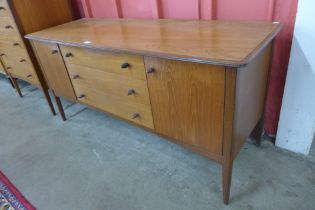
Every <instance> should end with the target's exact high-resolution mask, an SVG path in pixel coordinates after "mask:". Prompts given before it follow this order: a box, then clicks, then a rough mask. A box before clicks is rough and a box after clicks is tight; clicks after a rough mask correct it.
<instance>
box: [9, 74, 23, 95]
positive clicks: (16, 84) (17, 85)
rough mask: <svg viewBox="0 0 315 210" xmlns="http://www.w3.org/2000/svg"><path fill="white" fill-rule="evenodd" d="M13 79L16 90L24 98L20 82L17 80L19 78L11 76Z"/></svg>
mask: <svg viewBox="0 0 315 210" xmlns="http://www.w3.org/2000/svg"><path fill="white" fill-rule="evenodd" d="M11 81H12V83H13V86H14V88H15V90H16V92H18V94H19V96H20V97H21V98H23V94H22V92H21V89H20V86H19V84H18V82H17V79H16V78H12V77H11Z"/></svg>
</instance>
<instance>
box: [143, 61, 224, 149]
mask: <svg viewBox="0 0 315 210" xmlns="http://www.w3.org/2000/svg"><path fill="white" fill-rule="evenodd" d="M145 65H146V68H147V71H148V70H149V69H151V68H154V72H153V73H148V74H147V79H148V87H149V93H150V99H151V106H152V112H153V121H154V125H155V130H156V132H157V133H159V134H162V135H166V136H168V137H171V138H173V139H176V140H178V141H182V142H183V143H185V144H188V145H192V146H195V147H197V148H200V149H202V150H204V151H207V152H210V153H214V154H217V155H221V154H222V135H223V133H222V129H223V111H224V85H225V84H224V81H225V76H224V75H225V69H224V67H219V66H214V65H205V64H197V63H188V62H181V61H172V60H163V59H158V58H150V57H146V58H145Z"/></svg>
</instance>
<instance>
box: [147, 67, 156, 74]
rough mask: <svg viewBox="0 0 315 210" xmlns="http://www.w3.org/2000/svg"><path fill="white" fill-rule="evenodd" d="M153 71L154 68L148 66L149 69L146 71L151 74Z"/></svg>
mask: <svg viewBox="0 0 315 210" xmlns="http://www.w3.org/2000/svg"><path fill="white" fill-rule="evenodd" d="M154 72H155V69H154V68H149V70H148V71H147V73H148V74H153V73H154Z"/></svg>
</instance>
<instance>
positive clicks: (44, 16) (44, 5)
mask: <svg viewBox="0 0 315 210" xmlns="http://www.w3.org/2000/svg"><path fill="white" fill-rule="evenodd" d="M71 20H73V18H72V13H71V10H70V6H69V1H68V0H54V1H42V0H0V58H1V62H2V64H3V66H4V69H5V70H6V73H7V74H8V75H9V76H10V77H11V79H12V81H13V84H14V86H15V88H16V89H17V91H18V93H19V94H20V96H21V97H22V93H21V90H20V88H19V86H18V83H17V81H16V80H17V79H21V80H24V81H27V82H29V83H31V84H33V85H35V86H37V87H38V88H40V89H42V90H43V92H44V95H45V97H46V99H47V102H48V105H49V107H50V109H51V111H52V113H53V114H54V115H55V110H54V108H53V105H52V102H51V99H50V97H49V94H48V86H47V84H46V81H45V79H44V77H43V74H42V71H41V70H40V66H39V65H38V62H37V60H36V58H35V57H34V53H33V51H32V48H31V46H30V43H29V41H28V40H26V39H24V35H25V34H26V33H31V32H35V31H38V30H41V29H44V28H48V27H51V26H55V25H58V24H62V23H65V22H69V21H71Z"/></svg>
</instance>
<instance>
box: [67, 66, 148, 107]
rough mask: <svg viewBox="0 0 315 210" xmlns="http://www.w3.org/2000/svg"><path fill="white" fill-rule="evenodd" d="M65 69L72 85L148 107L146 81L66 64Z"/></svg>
mask: <svg viewBox="0 0 315 210" xmlns="http://www.w3.org/2000/svg"><path fill="white" fill-rule="evenodd" d="M67 67H68V71H69V74H70V77H71V80H72V83H73V84H74V85H76V84H80V86H86V87H90V88H93V89H95V90H100V91H102V92H103V93H104V94H107V95H114V96H117V97H120V98H122V99H123V100H125V101H127V102H128V103H138V104H143V105H148V106H149V105H150V99H149V91H148V87H147V83H146V81H143V80H138V79H130V78H128V77H125V76H121V75H119V74H114V73H110V72H104V71H101V70H99V69H93V68H90V67H85V66H79V65H76V64H68V66H67Z"/></svg>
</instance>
